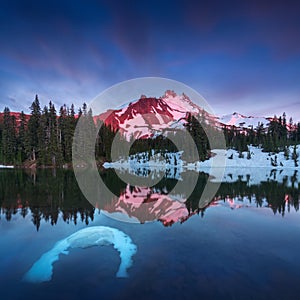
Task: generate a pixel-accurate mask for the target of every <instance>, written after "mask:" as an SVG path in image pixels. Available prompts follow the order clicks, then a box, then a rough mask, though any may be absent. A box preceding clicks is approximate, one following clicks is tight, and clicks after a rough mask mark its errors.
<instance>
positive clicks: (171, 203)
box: [104, 185, 191, 226]
mask: <svg viewBox="0 0 300 300" xmlns="http://www.w3.org/2000/svg"><path fill="white" fill-rule="evenodd" d="M171 197H172V196H171V195H164V194H161V193H156V192H154V191H151V189H150V188H148V187H130V186H129V185H128V186H127V188H126V190H125V191H124V192H123V194H122V195H121V196H120V197H119V199H113V200H112V202H111V203H110V204H109V205H106V206H105V207H104V211H106V212H108V213H121V214H123V215H125V216H128V217H129V218H134V219H136V220H138V221H139V222H140V223H145V222H150V221H155V220H159V221H161V222H162V223H163V224H164V226H170V225H172V224H173V223H176V222H184V221H185V220H187V219H188V218H189V217H190V216H191V214H189V212H188V210H187V208H186V205H185V203H184V202H183V201H176V200H174V199H172V198H171Z"/></svg>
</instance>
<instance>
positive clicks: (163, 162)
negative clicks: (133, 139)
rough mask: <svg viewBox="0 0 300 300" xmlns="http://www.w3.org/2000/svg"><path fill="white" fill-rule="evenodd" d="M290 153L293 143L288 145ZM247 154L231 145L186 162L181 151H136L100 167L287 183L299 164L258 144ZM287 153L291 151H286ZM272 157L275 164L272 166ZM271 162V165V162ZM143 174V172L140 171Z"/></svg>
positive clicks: (137, 172) (138, 171)
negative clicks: (240, 153) (189, 172)
mask: <svg viewBox="0 0 300 300" xmlns="http://www.w3.org/2000/svg"><path fill="white" fill-rule="evenodd" d="M289 150H290V153H292V151H293V147H290V149H289ZM249 152H250V156H251V158H249V156H248V152H243V158H240V157H239V153H238V152H237V151H235V150H233V149H228V150H221V149H215V150H212V153H213V154H214V155H213V156H212V157H211V158H210V159H208V160H206V161H203V162H195V163H186V162H185V161H183V160H182V159H181V156H182V152H176V153H166V154H165V155H164V156H162V155H161V154H154V152H152V154H153V155H152V156H151V158H150V160H148V159H149V155H148V154H146V153H138V154H135V155H132V156H130V157H129V158H128V159H120V160H119V161H116V162H112V163H105V164H104V168H114V169H117V170H120V171H128V172H129V173H135V174H136V175H138V176H147V172H146V171H147V170H154V171H157V172H159V171H168V176H166V177H169V178H176V179H180V178H181V176H180V174H181V173H182V172H185V171H196V172H204V173H207V174H209V175H210V176H211V178H210V180H211V181H215V182H217V181H220V180H221V181H223V182H235V181H238V180H240V181H244V182H248V183H249V184H259V183H260V182H262V181H267V180H273V181H277V182H283V181H284V180H286V178H288V179H289V180H288V182H287V184H288V185H291V184H292V178H293V177H295V176H296V177H297V176H298V175H297V172H298V171H300V167H299V166H298V167H297V166H295V162H294V160H293V159H292V158H291V157H290V158H289V159H288V160H287V159H286V157H285V156H284V153H283V152H280V153H277V154H275V153H273V154H269V153H267V152H262V149H261V148H258V147H254V146H249ZM297 154H298V155H299V157H300V145H298V146H297ZM220 156H223V162H225V166H224V165H218V162H219V161H221V162H222V159H221V160H220ZM290 156H291V155H290ZM247 157H248V158H249V159H248V158H247ZM275 161H276V166H274V164H275ZM272 163H273V165H272ZM219 168H222V169H224V175H223V176H219V177H218V176H215V175H214V174H215V173H216V172H218V170H217V169H219ZM143 174H144V175H143Z"/></svg>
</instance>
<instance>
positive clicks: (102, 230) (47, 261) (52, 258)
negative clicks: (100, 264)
mask: <svg viewBox="0 0 300 300" xmlns="http://www.w3.org/2000/svg"><path fill="white" fill-rule="evenodd" d="M111 244H113V246H114V248H115V249H116V250H117V251H118V252H119V253H120V258H121V264H120V266H119V270H118V272H117V274H116V276H117V277H127V276H128V273H127V269H128V268H130V267H131V265H132V257H133V255H134V254H135V253H136V251H137V248H136V245H135V244H134V243H133V242H132V240H131V238H130V237H129V236H128V235H126V234H125V233H124V232H122V231H120V230H118V229H116V228H112V227H106V226H93V227H88V228H85V229H81V230H79V231H77V232H75V233H73V234H72V235H70V236H68V237H66V238H65V239H63V240H61V241H59V242H57V243H56V244H55V245H54V247H53V248H52V249H51V250H49V251H48V252H46V253H44V254H43V255H42V256H41V257H40V259H39V260H37V261H36V262H35V263H34V264H33V266H32V267H31V269H30V270H29V271H28V272H27V273H26V274H25V276H24V280H25V281H28V282H36V283H38V282H45V281H50V280H51V278H52V274H53V263H54V262H56V261H58V260H59V255H60V254H65V255H67V254H68V253H69V252H68V250H69V249H72V248H88V247H91V246H103V245H111Z"/></svg>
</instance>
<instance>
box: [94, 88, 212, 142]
mask: <svg viewBox="0 0 300 300" xmlns="http://www.w3.org/2000/svg"><path fill="white" fill-rule="evenodd" d="M188 113H192V114H202V115H203V116H204V117H205V119H207V120H210V122H212V123H216V118H215V117H214V116H212V115H210V114H209V113H208V112H206V111H205V110H204V109H203V108H201V107H199V106H198V105H196V104H195V103H193V102H192V101H191V100H190V99H189V97H188V96H186V95H185V94H182V95H177V94H176V93H175V92H173V91H170V90H168V91H166V92H165V94H164V95H163V96H162V97H160V98H155V97H147V96H145V95H142V96H141V97H140V99H138V100H137V101H134V102H131V103H129V104H128V105H127V106H125V107H123V108H122V109H117V110H109V111H106V112H104V113H102V114H100V115H99V116H96V117H95V118H96V119H100V120H102V121H104V122H105V124H106V125H107V126H111V127H112V128H113V129H115V130H117V129H119V131H120V132H121V133H123V134H124V135H125V136H126V137H127V138H128V139H130V137H131V136H133V137H134V138H148V137H152V136H154V135H155V134H157V133H158V132H161V131H172V130H176V129H179V128H183V125H184V124H185V123H186V120H187V116H188Z"/></svg>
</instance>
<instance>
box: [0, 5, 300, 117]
mask: <svg viewBox="0 0 300 300" xmlns="http://www.w3.org/2000/svg"><path fill="white" fill-rule="evenodd" d="M5 2H7V3H5ZM298 3H299V1H287V0H285V1H263V0H262V1H207V3H205V2H201V1H163V0H161V1H50V0H44V1H1V4H0V37H1V46H0V109H1V110H2V109H3V108H4V105H9V106H10V108H11V109H12V110H15V109H25V110H28V107H29V105H30V103H31V102H32V100H33V99H34V96H35V94H38V95H39V96H40V100H41V102H42V104H46V103H48V102H49V100H52V101H54V103H56V104H57V105H60V104H62V103H67V104H69V103H71V102H74V103H75V104H77V105H79V104H81V103H82V102H83V101H87V102H88V101H89V100H91V99H92V98H94V97H95V96H96V95H97V94H99V93H100V92H101V91H103V89H105V88H107V87H109V86H111V85H112V84H115V83H118V82H120V81H123V80H127V79H132V78H135V77H140V76H162V77H167V78H170V79H174V80H179V81H182V82H183V83H185V84H187V85H189V86H191V87H192V88H194V89H196V90H197V91H198V92H199V93H200V94H202V95H203V96H204V97H205V98H206V100H207V101H208V102H209V103H210V104H211V106H212V107H213V109H214V110H215V111H216V112H217V113H218V114H224V113H232V112H233V111H238V112H241V113H244V114H249V115H253V114H254V115H273V114H274V113H276V114H279V113H282V112H283V111H286V112H287V114H288V116H290V115H292V116H293V117H294V118H295V119H299V120H300V109H299V108H300V17H299V15H300V4H298ZM129 100H130V99H129Z"/></svg>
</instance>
